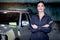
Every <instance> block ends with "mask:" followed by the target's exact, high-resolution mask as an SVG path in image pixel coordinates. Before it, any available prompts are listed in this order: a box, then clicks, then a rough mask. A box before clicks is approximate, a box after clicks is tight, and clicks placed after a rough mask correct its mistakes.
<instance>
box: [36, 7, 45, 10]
mask: <svg viewBox="0 0 60 40" xmlns="http://www.w3.org/2000/svg"><path fill="white" fill-rule="evenodd" d="M37 9H38V10H44V9H45V8H44V7H38V8H37Z"/></svg>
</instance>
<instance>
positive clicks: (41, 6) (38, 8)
mask: <svg viewBox="0 0 60 40" xmlns="http://www.w3.org/2000/svg"><path fill="white" fill-rule="evenodd" d="M37 10H38V12H44V10H45V6H44V4H43V3H42V2H40V3H38V5H37Z"/></svg>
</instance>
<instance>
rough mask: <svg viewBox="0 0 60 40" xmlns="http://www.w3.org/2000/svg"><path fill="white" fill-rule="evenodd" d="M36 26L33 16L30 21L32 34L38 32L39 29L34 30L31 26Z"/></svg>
mask: <svg viewBox="0 0 60 40" xmlns="http://www.w3.org/2000/svg"><path fill="white" fill-rule="evenodd" d="M34 24H35V17H34V16H33V17H32V18H31V20H30V30H31V32H33V33H34V32H37V31H38V30H37V29H33V28H32V26H31V25H34Z"/></svg>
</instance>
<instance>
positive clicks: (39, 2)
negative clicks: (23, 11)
mask: <svg viewBox="0 0 60 40" xmlns="http://www.w3.org/2000/svg"><path fill="white" fill-rule="evenodd" d="M39 3H43V4H44V6H45V3H44V1H39V2H37V5H38V4H39Z"/></svg>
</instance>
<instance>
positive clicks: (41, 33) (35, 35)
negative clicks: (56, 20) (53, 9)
mask: <svg viewBox="0 0 60 40" xmlns="http://www.w3.org/2000/svg"><path fill="white" fill-rule="evenodd" d="M37 10H38V15H34V16H32V18H31V20H30V30H31V32H32V34H31V40H49V37H48V33H49V32H50V31H51V24H52V20H51V18H50V16H48V15H47V14H46V13H45V12H44V10H45V5H44V2H43V1H39V2H38V3H37Z"/></svg>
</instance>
